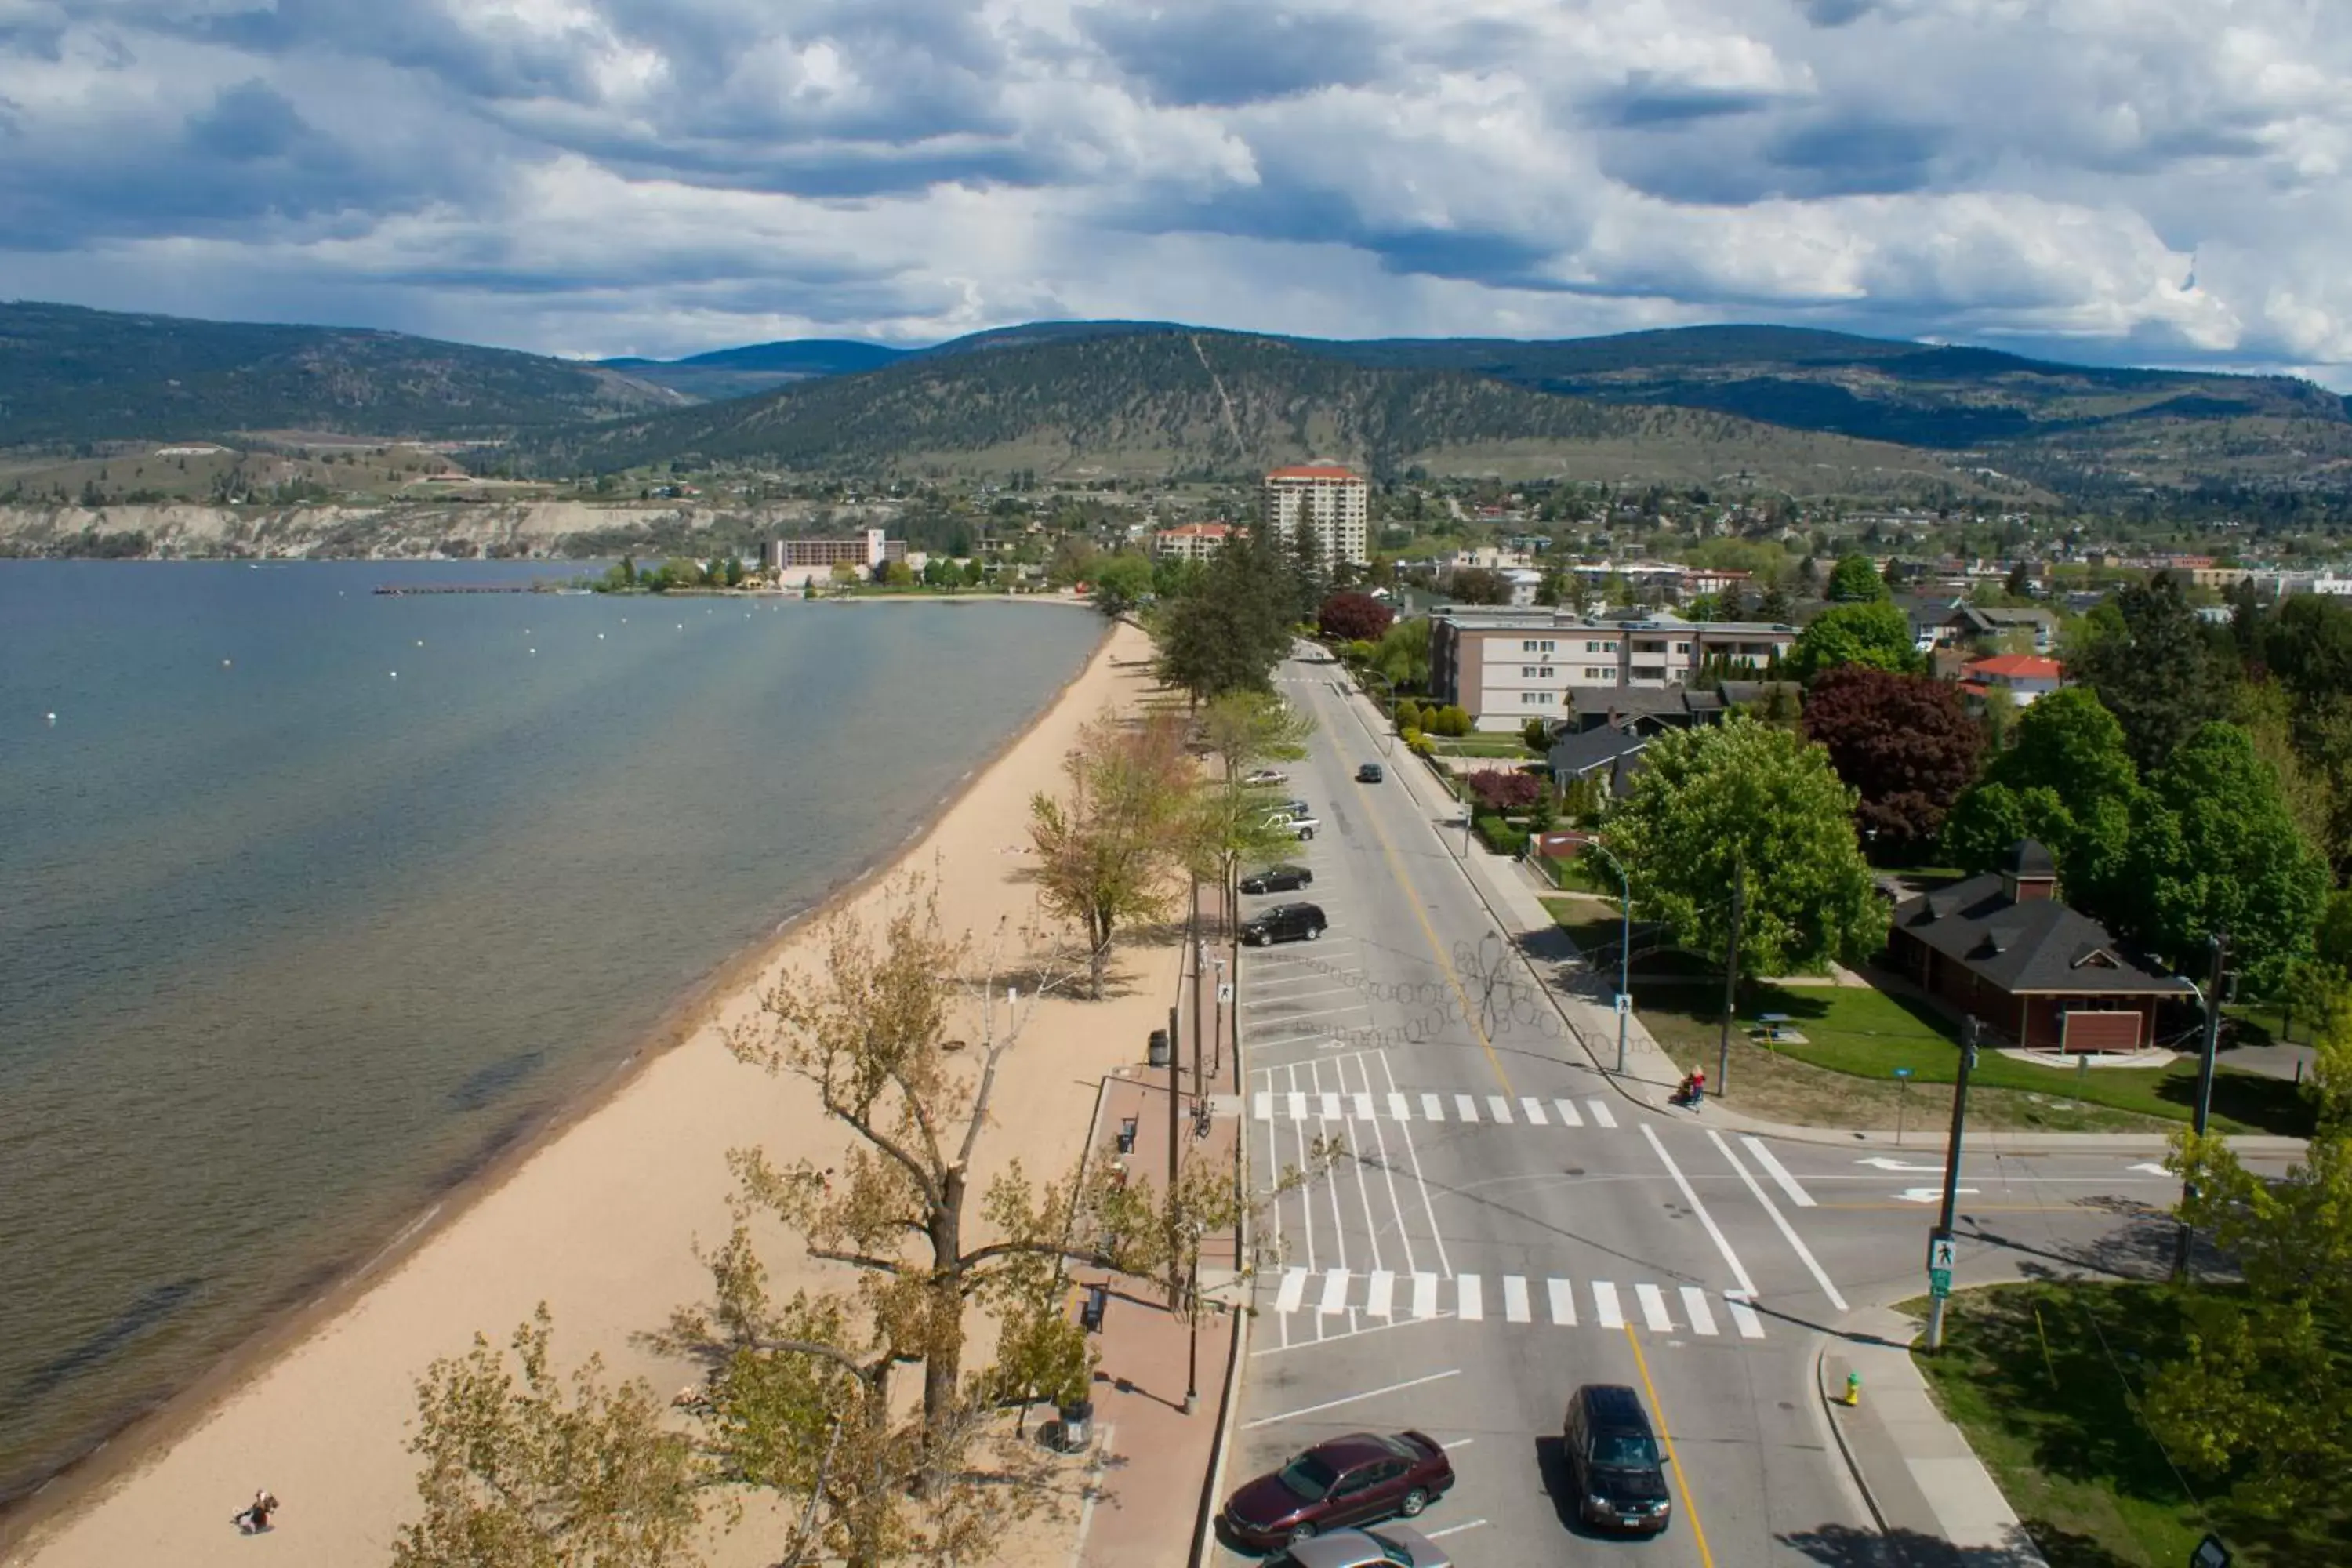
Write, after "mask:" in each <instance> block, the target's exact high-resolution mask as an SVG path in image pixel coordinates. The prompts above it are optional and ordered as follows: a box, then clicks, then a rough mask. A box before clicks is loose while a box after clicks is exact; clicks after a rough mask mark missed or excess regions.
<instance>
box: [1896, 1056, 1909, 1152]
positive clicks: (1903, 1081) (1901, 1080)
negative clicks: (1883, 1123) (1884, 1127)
mask: <svg viewBox="0 0 2352 1568" xmlns="http://www.w3.org/2000/svg"><path fill="white" fill-rule="evenodd" d="M1895 1082H1896V1083H1897V1084H1899V1085H1901V1086H1902V1089H1903V1092H1902V1093H1901V1094H1900V1095H1898V1096H1897V1097H1896V1098H1895V1147H1896V1148H1897V1149H1900V1148H1901V1147H1903V1122H1904V1120H1905V1112H1906V1111H1908V1110H1910V1109H1911V1069H1910V1068H1895Z"/></svg>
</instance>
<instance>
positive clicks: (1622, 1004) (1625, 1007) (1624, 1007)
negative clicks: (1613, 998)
mask: <svg viewBox="0 0 2352 1568" xmlns="http://www.w3.org/2000/svg"><path fill="white" fill-rule="evenodd" d="M1617 1011H1618V1012H1620V1013H1621V1014H1622V1013H1630V1012H1632V1011H1633V998H1632V997H1631V996H1628V995H1626V994H1625V993H1623V992H1622V991H1620V992H1619V993H1617Z"/></svg>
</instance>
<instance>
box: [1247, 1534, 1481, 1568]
mask: <svg viewBox="0 0 2352 1568" xmlns="http://www.w3.org/2000/svg"><path fill="white" fill-rule="evenodd" d="M1283 1557H1284V1561H1285V1562H1286V1563H1289V1564H1291V1568H1454V1559H1452V1558H1451V1557H1448V1556H1447V1555H1445V1553H1444V1552H1441V1551H1439V1550H1438V1549H1437V1543H1436V1542H1433V1541H1432V1540H1430V1539H1429V1537H1427V1536H1425V1535H1423V1534H1422V1532H1421V1531H1417V1530H1413V1529H1411V1528H1409V1527H1407V1526H1405V1525H1402V1524H1384V1525H1382V1526H1381V1527H1380V1528H1379V1529H1378V1530H1335V1531H1332V1532H1331V1533H1330V1534H1328V1535H1318V1536H1316V1537H1315V1538H1314V1539H1312V1540H1309V1541H1302V1542H1299V1543H1298V1544H1297V1545H1296V1546H1294V1547H1292V1548H1291V1549H1290V1550H1289V1551H1288V1552H1285V1553H1284V1554H1283Z"/></svg>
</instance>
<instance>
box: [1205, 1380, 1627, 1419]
mask: <svg viewBox="0 0 2352 1568" xmlns="http://www.w3.org/2000/svg"><path fill="white" fill-rule="evenodd" d="M1461 1375H1462V1369H1461V1368H1460V1367H1458V1366H1457V1367H1453V1368H1450V1369H1448V1370H1447V1371H1444V1372H1433V1373H1430V1374H1429V1375H1428V1376H1427V1377H1413V1378H1407V1379H1406V1380H1405V1381H1404V1382H1402V1383H1391V1384H1388V1385H1387V1386H1386V1387H1384V1388H1368V1389H1366V1390H1364V1392H1363V1393H1361V1394H1341V1395H1340V1396H1339V1398H1337V1399H1327V1400H1325V1401H1324V1402H1323V1403H1322V1404H1320V1405H1307V1406H1305V1407H1303V1408H1301V1409H1297V1410H1286V1411H1284V1412H1283V1413H1282V1414H1281V1415H1261V1416H1259V1417H1258V1418H1257V1419H1256V1420H1255V1421H1244V1422H1243V1423H1242V1430H1243V1431H1244V1432H1255V1431H1256V1430H1257V1429H1258V1428H1259V1427H1261V1426H1274V1425H1275V1424H1276V1422H1281V1421H1296V1420H1297V1419H1298V1418H1299V1417H1300V1416H1302V1415H1321V1414H1322V1413H1323V1412H1324V1411H1326V1410H1337V1409H1339V1406H1341V1405H1360V1404H1361V1403H1362V1402H1363V1401H1365V1400H1367V1399H1378V1398H1379V1397H1380V1396H1381V1394H1402V1393H1403V1392H1404V1391H1405V1390H1406V1389H1408V1388H1420V1387H1423V1386H1424V1385H1426V1384H1433V1383H1443V1382H1444V1381H1445V1380H1446V1379H1447V1378H1449V1377H1460V1376H1461ZM1653 1403H1654V1400H1653Z"/></svg>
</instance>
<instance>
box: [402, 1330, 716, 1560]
mask: <svg viewBox="0 0 2352 1568" xmlns="http://www.w3.org/2000/svg"><path fill="white" fill-rule="evenodd" d="M553 1334H554V1325H553V1323H552V1321H551V1319H550V1318H549V1316H548V1311H547V1307H546V1304H545V1303H544V1302H542V1303H541V1305H540V1308H539V1310H538V1311H537V1312H536V1313H535V1314H534V1315H533V1317H532V1319H531V1321H530V1322H527V1323H524V1324H523V1325H521V1326H520V1328H518V1329H516V1330H515V1331H514V1335H513V1337H512V1339H511V1340H510V1341H509V1349H510V1350H511V1351H512V1352H513V1356H514V1360H515V1362H516V1363H517V1366H518V1370H516V1371H510V1370H509V1367H508V1364H507V1358H506V1356H505V1355H504V1354H502V1353H501V1352H499V1351H497V1350H494V1349H492V1348H491V1345H490V1342H489V1341H488V1340H487V1339H485V1338H483V1337H482V1336H481V1335H479V1334H477V1335H475V1336H474V1348H473V1349H472V1350H471V1351H470V1352H467V1354H465V1355H464V1356H461V1357H457V1358H454V1359H444V1360H440V1361H436V1362H435V1363H433V1364H432V1366H431V1367H430V1368H429V1369H427V1371H426V1372H425V1375H424V1376H423V1377H422V1378H420V1379H418V1381H417V1384H416V1432H415V1436H413V1437H411V1438H410V1439H409V1443H408V1448H409V1452H411V1453H413V1454H416V1455H418V1456H420V1457H421V1458H423V1460H424V1468H423V1469H422V1470H421V1471H420V1473H419V1474H418V1476H417V1479H416V1491H417V1496H418V1497H419V1498H420V1499H421V1500H423V1502H424V1517H423V1518H421V1519H419V1520H417V1521H414V1522H412V1523H409V1524H404V1525H403V1526H402V1527H401V1530H400V1534H399V1537H398V1538H397V1539H396V1540H395V1541H394V1543H393V1550H392V1561H393V1563H394V1568H668V1565H670V1564H680V1565H683V1564H688V1563H693V1562H695V1561H696V1555H695V1552H694V1535H695V1529H696V1526H697V1524H698V1522H699V1520H700V1505H699V1503H698V1500H697V1490H698V1487H699V1486H700V1485H701V1484H702V1482H703V1480H704V1479H705V1474H704V1471H703V1468H702V1467H701V1466H700V1464H699V1463H698V1459H697V1457H696V1455H695V1453H694V1450H693V1448H692V1447H691V1446H690V1445H689V1444H688V1441H687V1440H686V1438H684V1437H683V1436H679V1435H677V1433H675V1432H672V1431H669V1430H667V1429H666V1428H665V1426H664V1425H663V1421H662V1416H663V1414H664V1413H663V1410H662V1406H661V1405H660V1404H659V1402H658V1401H656V1399H655V1397H654V1394H653V1391H652V1390H651V1389H650V1388H648V1387H646V1384H643V1383H642V1382H630V1383H625V1384H621V1385H620V1386H618V1387H607V1386H606V1385H605V1383H604V1377H603V1363H602V1361H601V1360H600V1359H597V1358H593V1357H592V1358H591V1359H590V1360H589V1361H588V1363H587V1364H586V1365H584V1366H583V1367H582V1368H581V1369H580V1370H579V1371H578V1372H576V1373H573V1374H572V1379H571V1386H570V1389H569V1391H568V1392H567V1391H566V1388H565V1385H564V1380H563V1379H562V1378H561V1377H559V1376H558V1375H557V1374H556V1373H555V1370H554V1368H553V1366H552V1364H551V1357H550V1353H549V1352H550V1342H551V1339H552V1338H553ZM518 1372H519V1374H520V1381H518Z"/></svg>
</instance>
